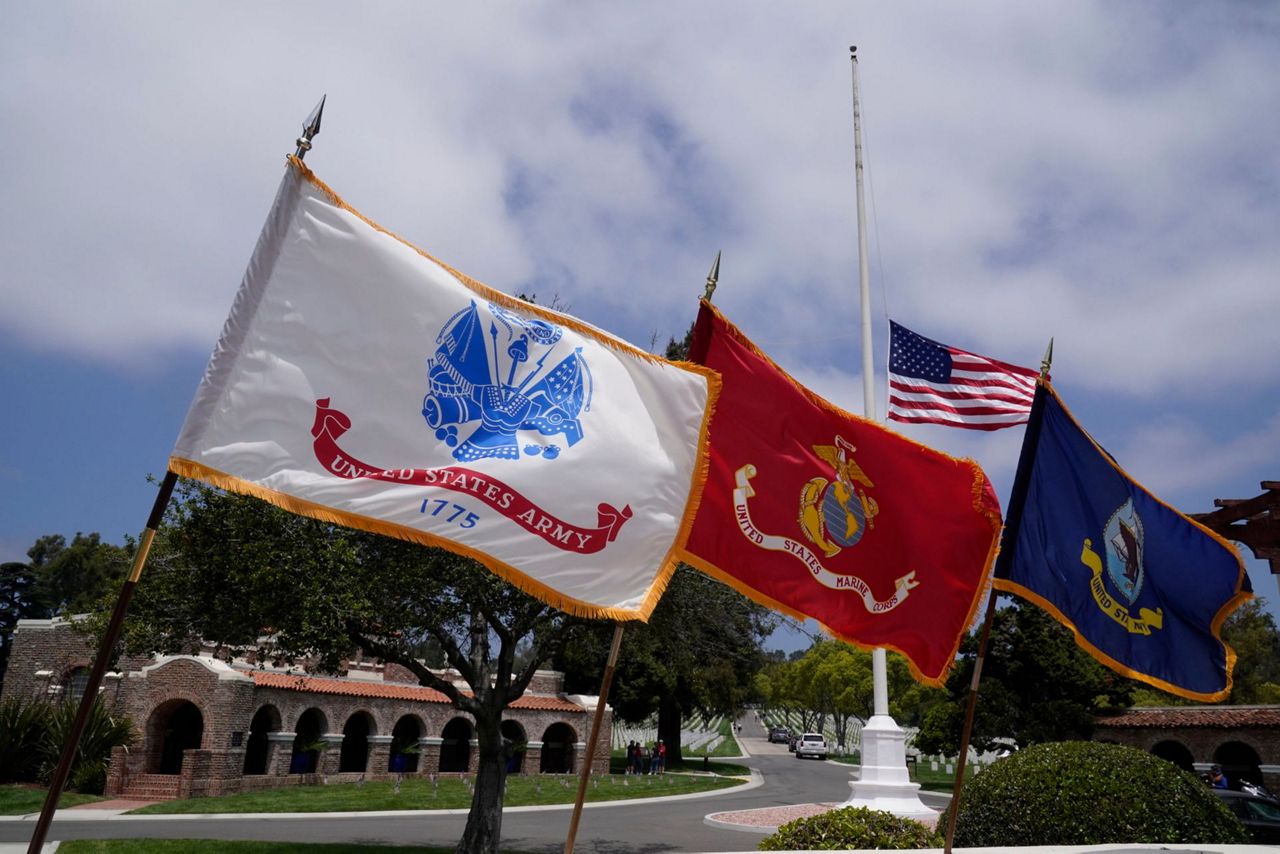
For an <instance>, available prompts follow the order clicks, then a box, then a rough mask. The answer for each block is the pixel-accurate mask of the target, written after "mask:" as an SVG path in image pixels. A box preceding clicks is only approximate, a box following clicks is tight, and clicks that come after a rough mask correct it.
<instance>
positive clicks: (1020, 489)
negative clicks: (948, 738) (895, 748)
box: [942, 338, 1053, 854]
mask: <svg viewBox="0 0 1280 854" xmlns="http://www.w3.org/2000/svg"><path fill="white" fill-rule="evenodd" d="M1052 362H1053V339H1052V338H1050V339H1049V348H1048V349H1047V350H1045V354H1044V359H1042V360H1041V362H1040V381H1039V382H1037V383H1036V396H1035V399H1034V400H1032V402H1031V414H1030V415H1029V416H1028V417H1027V431H1026V433H1024V434H1023V437H1022V453H1021V454H1020V455H1019V456H1018V470H1017V472H1016V474H1014V477H1013V489H1012V490H1011V491H1010V494H1009V513H1008V516H1007V517H1006V519H1005V526H1004V532H1003V534H1002V535H1001V538H1000V554H999V556H998V557H997V558H996V565H995V569H994V571H993V572H992V575H993V576H995V577H997V578H998V577H1001V576H1002V575H1004V574H1006V572H1007V570H1008V567H1009V564H1010V563H1012V562H1013V550H1014V547H1015V546H1016V545H1017V542H1018V529H1019V528H1020V527H1021V526H1022V506H1023V505H1024V504H1025V503H1026V498H1027V486H1028V484H1029V483H1030V481H1031V467H1032V464H1033V463H1034V462H1035V449H1036V446H1037V444H1038V443H1039V441H1040V424H1041V422H1042V421H1043V420H1044V400H1045V394H1046V392H1045V384H1046V383H1047V382H1048V381H1049V366H1050V364H1051V363H1052ZM995 616H996V591H995V590H992V591H991V592H990V593H988V594H987V614H986V617H985V618H983V621H982V634H981V636H980V637H979V638H978V656H977V658H976V659H974V662H973V678H972V679H970V680H969V703H968V707H967V708H966V709H965V715H964V726H963V728H962V729H961V732H960V756H959V757H958V759H957V761H956V782H955V786H954V787H953V788H952V790H951V806H950V807H949V809H948V812H947V835H946V842H945V845H944V847H943V849H942V850H943V854H951V844H952V843H953V842H954V841H955V837H956V820H957V819H958V818H959V816H960V798H961V795H962V793H963V790H964V772H965V768H966V766H967V765H968V760H969V741H970V739H971V737H972V736H973V718H974V714H975V713H976V711H977V708H978V680H979V679H981V678H982V661H983V659H984V658H986V655H987V644H988V643H989V642H990V639H991V624H992V623H993V622H995Z"/></svg>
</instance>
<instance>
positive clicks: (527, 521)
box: [311, 397, 632, 554]
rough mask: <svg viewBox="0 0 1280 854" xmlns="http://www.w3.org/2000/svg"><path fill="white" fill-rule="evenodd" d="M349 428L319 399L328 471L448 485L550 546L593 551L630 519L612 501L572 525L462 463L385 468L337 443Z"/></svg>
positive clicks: (317, 429) (317, 430)
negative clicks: (590, 524) (590, 523)
mask: <svg viewBox="0 0 1280 854" xmlns="http://www.w3.org/2000/svg"><path fill="white" fill-rule="evenodd" d="M350 429H351V418H350V417H349V416H348V415H347V414H346V413H344V412H340V411H339V410H337V409H331V408H330V407H329V398H327V397H326V398H323V399H321V400H317V401H316V420H315V423H314V424H312V426H311V435H312V436H313V437H315V454H316V459H317V460H319V462H320V464H321V465H323V466H324V467H325V470H326V471H328V472H329V473H330V474H333V475H336V476H337V477H341V478H345V479H347V480H354V479H356V478H367V479H369V480H378V481H382V482H384V483H395V484H413V485H416V486H430V487H435V488H438V489H448V490H452V491H453V492H460V493H462V494H463V495H467V496H470V497H471V498H475V499H478V500H479V501H482V502H483V503H484V504H486V505H487V506H488V507H490V508H491V509H493V510H496V511H497V512H498V513H500V514H502V515H503V516H505V517H507V518H508V519H510V520H511V521H513V522H515V523H516V524H518V525H520V526H521V527H522V528H524V529H525V530H526V531H528V532H529V533H531V534H536V535H537V536H539V537H541V538H542V539H544V540H546V541H547V542H548V543H550V544H551V545H553V546H555V547H557V548H560V549H564V550H565V551H569V552H576V553H578V554H593V553H595V552H598V551H600V550H601V549H603V548H604V547H605V546H607V545H608V544H609V543H611V542H613V541H614V540H615V539H617V536H618V532H619V531H620V530H622V526H623V525H624V524H625V523H626V521H627V520H628V519H630V518H631V515H632V513H631V507H630V506H629V505H628V506H624V507H623V508H622V509H621V510H618V509H616V508H614V507H613V506H611V505H609V504H603V503H602V504H600V505H599V506H598V507H597V508H596V515H597V526H596V527H594V528H584V527H582V526H579V525H572V524H569V523H568V522H565V521H563V520H561V519H559V518H557V517H556V516H555V515H553V514H551V513H548V512H547V511H546V510H544V509H542V508H541V507H539V506H538V505H537V504H535V503H533V502H532V501H530V500H529V499H528V498H525V497H524V496H523V495H521V494H520V493H519V492H518V491H517V490H515V489H513V488H512V487H510V486H508V485H507V484H506V483H504V482H502V481H501V480H498V479H497V478H496V477H493V476H492V475H488V474H485V473H484V472H478V471H475V470H474V469H469V468H465V467H463V466H443V467H441V468H434V469H382V468H378V467H376V466H371V465H368V464H367V463H363V462H361V461H360V460H357V459H356V458H355V457H353V456H351V455H350V454H348V453H347V452H346V451H344V450H342V449H341V448H339V447H338V439H339V437H341V436H342V434H343V433H345V432H347V431H348V430H350Z"/></svg>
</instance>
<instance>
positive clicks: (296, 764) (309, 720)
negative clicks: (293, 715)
mask: <svg viewBox="0 0 1280 854" xmlns="http://www.w3.org/2000/svg"><path fill="white" fill-rule="evenodd" d="M327 727H328V721H326V720H325V717H324V713H323V712H321V711H320V710H319V709H307V710H306V711H305V712H303V713H302V717H300V718H298V725H297V726H295V727H294V728H293V731H294V733H295V735H294V737H293V757H292V758H291V759H290V760H289V773H290V774H314V773H315V770H316V767H317V766H318V765H319V763H320V750H321V747H322V742H321V741H320V736H322V735H324V732H325V729H326V728H327Z"/></svg>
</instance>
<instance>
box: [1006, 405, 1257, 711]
mask: <svg viewBox="0 0 1280 854" xmlns="http://www.w3.org/2000/svg"><path fill="white" fill-rule="evenodd" d="M1037 410H1040V411H1039V412H1038V411H1037ZM1024 443H1025V445H1024V448H1023V454H1022V460H1021V461H1020V463H1019V467H1018V483H1017V484H1015V486H1014V496H1013V498H1012V499H1011V500H1010V507H1009V532H1008V535H1007V541H1006V543H1005V545H1004V549H1005V554H1002V556H1001V560H1000V562H999V563H998V564H997V566H996V578H995V581H994V586H995V587H996V589H998V590H1002V591H1006V592H1009V593H1016V594H1018V595H1019V596H1022V597H1023V598H1025V599H1029V600H1030V601H1032V602H1034V603H1036V604H1037V605H1039V606H1040V607H1042V608H1044V609H1045V610H1046V611H1048V612H1049V613H1050V614H1052V615H1053V616H1054V617H1055V618H1056V619H1057V620H1058V621H1059V622H1061V623H1062V624H1063V625H1065V626H1066V627H1067V628H1069V629H1071V631H1072V632H1073V633H1074V634H1075V637H1076V642H1077V643H1078V644H1080V646H1081V647H1083V648H1084V649H1085V650H1086V651H1088V652H1089V654H1090V655H1092V656H1093V657H1094V658H1096V659H1097V660H1098V661H1100V662H1102V663H1103V664H1105V665H1107V666H1108V667H1110V668H1111V669H1113V670H1115V671H1117V672H1119V673H1123V674H1124V675H1126V676H1129V677H1131V678H1133V679H1139V680H1141V681H1143V682H1146V683H1147V684H1149V685H1154V686H1155V687H1157V688H1160V689H1161V690H1163V691H1168V692H1170V693H1173V694H1177V695H1179V696H1182V697H1187V698H1189V699H1192V700H1201V701H1204V702H1217V701H1220V700H1223V699H1225V698H1226V696H1227V694H1229V693H1230V691H1231V669H1232V666H1233V665H1234V663H1235V653H1234V652H1232V650H1231V648H1230V647H1228V646H1227V645H1226V644H1225V643H1223V641H1222V638H1221V636H1220V634H1219V631H1220V629H1221V627H1222V623H1223V621H1224V620H1226V618H1227V616H1228V615H1230V613H1231V612H1232V611H1234V610H1235V609H1236V607H1237V606H1239V605H1240V603H1241V602H1243V601H1244V600H1246V599H1248V598H1249V597H1250V596H1252V595H1253V593H1252V589H1251V587H1250V584H1249V576H1248V575H1247V574H1246V572H1245V567H1244V562H1243V561H1242V560H1241V559H1240V556H1239V555H1238V554H1236V551H1235V549H1233V548H1232V547H1231V546H1230V545H1229V544H1228V543H1227V542H1226V541H1225V540H1223V539H1222V538H1221V537H1219V536H1218V535H1217V534H1215V533H1213V532H1212V531H1210V530H1209V529H1208V528H1205V527H1203V526H1201V525H1199V524H1197V523H1196V522H1194V521H1192V520H1191V519H1189V518H1187V517H1186V516H1184V515H1183V514H1181V513H1179V512H1178V511H1177V510H1174V509H1173V508H1172V507H1170V506H1169V505H1167V504H1165V503H1164V502H1163V501H1161V500H1160V499H1158V498H1156V497H1155V496H1154V495H1152V494H1151V493H1149V492H1147V490H1145V489H1144V488H1143V487H1142V486H1140V485H1139V484H1138V483H1137V482H1135V481H1134V480H1133V479H1132V478H1130V477H1129V475H1128V474H1126V473H1125V471H1124V469H1122V468H1120V466H1119V465H1118V464H1117V463H1116V462H1115V460H1114V459H1112V457H1111V455H1110V454H1108V453H1107V452H1106V451H1104V450H1103V449H1102V448H1101V447H1100V446H1099V445H1098V444H1097V443H1095V442H1094V441H1093V439H1092V438H1091V437H1090V436H1089V434H1088V433H1086V432H1085V431H1084V429H1083V428H1082V427H1081V426H1080V425H1079V424H1078V423H1077V422H1076V420H1075V419H1074V418H1073V417H1072V416H1071V413H1069V412H1068V411H1067V408H1066V407H1065V406H1064V405H1063V403H1062V400H1061V399H1060V398H1059V397H1058V395H1057V393H1056V392H1054V390H1053V389H1052V387H1050V386H1049V385H1048V384H1047V383H1043V384H1042V385H1041V390H1040V391H1039V392H1037V405H1036V408H1034V409H1033V410H1032V413H1031V421H1030V422H1029V423H1028V425H1027V434H1026V438H1025V439H1024ZM1019 493H1021V494H1019Z"/></svg>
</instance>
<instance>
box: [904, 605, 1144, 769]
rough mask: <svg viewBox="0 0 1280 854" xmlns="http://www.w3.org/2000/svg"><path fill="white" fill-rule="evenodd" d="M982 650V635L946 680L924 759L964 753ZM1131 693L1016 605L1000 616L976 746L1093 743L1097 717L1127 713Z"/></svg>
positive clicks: (929, 723)
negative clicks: (970, 699) (1006, 742)
mask: <svg viewBox="0 0 1280 854" xmlns="http://www.w3.org/2000/svg"><path fill="white" fill-rule="evenodd" d="M977 645H978V644H977V635H976V634H973V635H970V636H969V637H967V638H965V640H964V642H963V643H962V644H961V647H960V661H959V662H957V664H956V667H955V668H954V669H953V670H952V672H951V676H950V677H949V678H948V679H947V699H946V700H945V701H943V702H939V703H937V704H936V705H933V706H932V707H931V708H929V710H928V712H927V713H926V714H925V715H924V719H923V721H922V723H921V726H920V733H919V735H918V736H917V737H916V746H917V747H919V748H920V749H921V750H922V751H924V752H925V753H947V754H954V753H956V752H958V750H959V745H960V729H961V724H962V723H963V720H964V709H965V705H966V703H967V701H968V696H969V683H970V680H971V678H972V675H973V662H974V657H975V656H976V654H977ZM1132 689H1133V683H1132V682H1130V680H1128V679H1125V678H1123V677H1121V676H1119V675H1118V674H1116V673H1114V672H1113V671H1111V670H1108V669H1107V668H1105V667H1103V666H1102V665H1101V664H1099V663H1098V662H1096V661H1095V660H1094V659H1093V658H1091V657H1090V656H1089V654H1088V653H1086V652H1085V651H1084V650H1083V649H1081V648H1080V647H1079V646H1077V645H1076V643H1075V640H1074V639H1073V638H1072V636H1071V633H1070V632H1069V631H1067V629H1065V628H1063V627H1062V626H1061V625H1060V624H1059V623H1058V622H1057V621H1056V620H1054V619H1053V618H1052V617H1051V616H1049V615H1048V614H1046V613H1045V612H1044V611H1042V610H1041V609H1040V608H1037V607H1036V606H1034V605H1031V604H1028V603H1025V602H1022V601H1020V600H1016V599H1015V600H1013V601H1012V602H1011V603H1010V604H1009V605H1008V606H1007V607H1004V608H1001V609H999V610H997V611H996V613H995V622H994V623H993V625H992V629H991V642H990V646H989V647H988V650H987V657H986V660H985V661H984V663H983V667H982V682H981V686H980V692H979V695H978V705H977V710H976V713H975V715H974V724H973V737H972V742H971V743H972V746H973V748H974V749H975V750H979V751H985V750H992V749H994V748H996V747H997V746H998V742H997V741H996V739H999V738H1011V739H1013V741H1014V742H1015V743H1016V744H1017V745H1018V746H1019V747H1025V746H1026V745H1029V744H1037V743H1040V742H1047V741H1067V740H1071V739H1088V738H1089V737H1090V735H1092V733H1093V728H1094V719H1095V716H1096V715H1099V714H1103V713H1114V712H1115V711H1118V710H1119V709H1122V708H1125V707H1127V706H1128V705H1129V704H1130V703H1131V702H1132V697H1131V695H1132Z"/></svg>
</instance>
